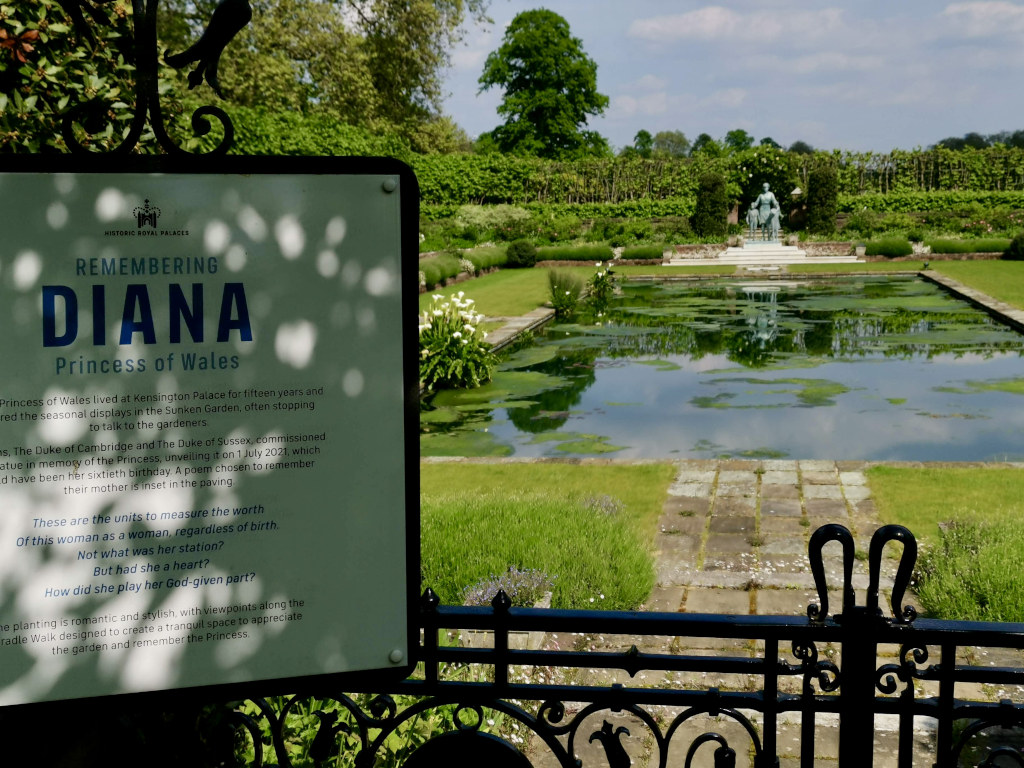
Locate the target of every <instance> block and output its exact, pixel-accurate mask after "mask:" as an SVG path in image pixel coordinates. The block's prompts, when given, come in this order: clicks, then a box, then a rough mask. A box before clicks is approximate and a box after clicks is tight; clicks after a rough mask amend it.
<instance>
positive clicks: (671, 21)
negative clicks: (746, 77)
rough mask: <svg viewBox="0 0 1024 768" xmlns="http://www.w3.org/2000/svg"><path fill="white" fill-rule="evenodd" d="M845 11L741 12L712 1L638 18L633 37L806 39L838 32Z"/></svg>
mask: <svg viewBox="0 0 1024 768" xmlns="http://www.w3.org/2000/svg"><path fill="white" fill-rule="evenodd" d="M842 16H843V11H842V10H841V9H838V8H824V9H822V10H820V11H812V12H807V11H782V10H775V11H755V12H753V13H748V14H742V13H737V12H736V11H733V10H730V9H728V8H723V7H721V6H716V5H710V6H707V7H705V8H700V9H698V10H696V11H689V12H687V13H679V14H673V15H670V16H652V17H648V18H646V19H636V20H635V21H633V23H632V24H630V26H629V30H628V32H627V34H628V35H629V36H630V37H634V38H639V39H641V40H651V41H654V42H663V43H670V42H678V41H681V40H703V41H714V40H728V41H735V42H754V43H771V42H777V41H780V40H789V41H792V42H803V43H806V42H808V41H811V40H820V39H823V38H825V37H828V36H832V35H835V34H836V33H837V32H839V31H840V30H841V29H842V27H843V18H842Z"/></svg>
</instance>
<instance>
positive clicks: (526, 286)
mask: <svg viewBox="0 0 1024 768" xmlns="http://www.w3.org/2000/svg"><path fill="white" fill-rule="evenodd" d="M595 263H596V262H595ZM559 269H564V270H566V271H569V272H573V273H576V274H579V275H581V276H583V278H584V279H586V280H589V279H590V278H591V277H592V276H593V274H594V272H595V270H596V267H593V266H588V267H568V266H566V267H559ZM614 269H615V274H617V275H620V276H627V277H634V276H636V275H657V276H661V277H664V276H669V275H684V274H712V275H715V274H722V275H731V274H733V273H734V272H735V271H736V268H735V267H731V266H724V267H721V266H695V267H664V266H662V265H660V264H652V265H650V266H648V265H642V266H616V267H614ZM459 291H464V292H465V294H466V296H467V297H468V298H470V299H473V301H475V302H476V308H477V310H478V311H480V312H483V313H484V314H485V315H487V316H489V317H517V316H519V315H525V314H526V313H527V312H529V311H531V310H534V309H536V308H537V307H540V306H543V305H544V303H545V302H547V301H548V299H549V298H550V292H549V289H548V270H547V269H546V268H544V267H535V268H533V269H501V270H498V271H497V272H491V273H490V274H487V275H483V276H481V277H475V278H473V279H472V280H466V281H464V282H461V283H458V284H456V285H449V286H447V287H445V288H437V289H435V290H432V291H427V292H426V293H423V294H420V299H419V301H420V311H421V312H422V311H423V310H425V309H426V308H427V306H428V305H429V304H430V302H431V300H432V298H431V297H432V296H433V295H434V294H441V295H442V296H445V297H448V296H451V295H452V294H455V293H458V292H459Z"/></svg>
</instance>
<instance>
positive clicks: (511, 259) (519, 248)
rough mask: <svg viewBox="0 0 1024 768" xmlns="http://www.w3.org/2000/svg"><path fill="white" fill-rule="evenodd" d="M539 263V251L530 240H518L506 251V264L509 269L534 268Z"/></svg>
mask: <svg viewBox="0 0 1024 768" xmlns="http://www.w3.org/2000/svg"><path fill="white" fill-rule="evenodd" d="M536 263H537V249H536V248H535V247H534V245H533V243H531V242H530V241H529V240H516V241H515V242H513V243H510V244H509V246H508V249H507V250H506V251H505V264H506V266H509V267H532V266H533V265H534V264H536Z"/></svg>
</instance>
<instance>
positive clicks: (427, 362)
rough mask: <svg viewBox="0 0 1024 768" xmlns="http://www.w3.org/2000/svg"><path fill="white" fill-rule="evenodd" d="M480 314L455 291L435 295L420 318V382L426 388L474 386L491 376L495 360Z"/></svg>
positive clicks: (462, 295) (469, 301) (463, 296)
mask: <svg viewBox="0 0 1024 768" xmlns="http://www.w3.org/2000/svg"><path fill="white" fill-rule="evenodd" d="M482 319H483V316H482V315H481V314H480V313H479V312H477V311H475V310H474V309H473V300H472V299H467V298H465V294H464V293H463V292H462V291H459V292H458V293H457V294H455V295H454V296H452V297H450V298H449V299H447V300H446V299H445V298H444V297H443V296H441V295H435V296H434V301H433V303H432V304H431V305H430V307H428V308H427V310H426V311H424V313H423V315H422V316H421V317H420V327H419V330H420V381H421V382H423V386H424V387H426V388H427V389H428V390H434V389H452V388H463V387H478V386H480V385H481V384H483V383H484V382H485V381H488V380H489V379H490V378H491V372H492V371H493V370H494V365H495V359H494V354H493V353H492V352H491V348H490V346H489V345H488V344H487V343H486V342H485V341H484V334H483V332H481V331H480V328H479V325H480V321H481V320H482Z"/></svg>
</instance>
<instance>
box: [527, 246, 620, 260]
mask: <svg viewBox="0 0 1024 768" xmlns="http://www.w3.org/2000/svg"><path fill="white" fill-rule="evenodd" d="M612 256H613V254H612V249H611V248H609V247H608V246H607V245H563V246H553V247H546V248H538V249H537V259H538V261H594V260H595V259H596V260H597V261H605V260H608V259H611V258H612Z"/></svg>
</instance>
